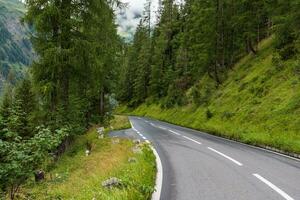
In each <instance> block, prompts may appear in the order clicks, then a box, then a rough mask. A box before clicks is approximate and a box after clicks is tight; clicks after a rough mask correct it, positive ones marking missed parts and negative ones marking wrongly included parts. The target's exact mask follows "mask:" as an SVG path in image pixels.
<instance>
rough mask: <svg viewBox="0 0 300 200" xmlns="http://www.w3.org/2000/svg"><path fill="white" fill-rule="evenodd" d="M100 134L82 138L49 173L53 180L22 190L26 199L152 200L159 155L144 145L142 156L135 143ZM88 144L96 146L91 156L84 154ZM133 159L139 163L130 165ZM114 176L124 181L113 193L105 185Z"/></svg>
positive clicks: (120, 120) (47, 179)
mask: <svg viewBox="0 0 300 200" xmlns="http://www.w3.org/2000/svg"><path fill="white" fill-rule="evenodd" d="M123 119H126V117H117V118H116V123H119V124H120V123H123ZM126 120H127V119H126ZM114 127H116V126H114ZM116 128H117V127H116ZM97 135H98V134H97V132H96V129H95V128H93V129H91V130H90V131H89V132H88V133H86V134H83V135H81V136H78V137H77V138H76V139H75V140H74V143H73V144H72V145H71V147H70V148H69V149H68V150H67V152H66V153H65V154H64V155H62V157H61V158H60V159H59V160H58V162H57V163H56V164H55V166H54V167H53V168H52V169H50V171H49V172H47V173H48V174H52V175H53V176H52V178H48V177H47V178H46V180H44V181H43V182H41V183H39V184H34V183H31V182H29V183H28V184H26V185H25V187H23V188H22V189H23V190H22V195H23V196H24V198H30V197H31V198H35V199H40V200H46V199H55V198H56V197H60V198H61V199H73V198H75V199H92V198H97V199H101V200H110V199H116V200H124V199H134V200H145V199H147V200H148V199H151V194H152V192H153V190H154V183H155V175H156V168H155V156H154V154H153V152H152V150H151V149H150V148H149V146H148V145H146V144H145V145H142V146H141V148H142V153H141V154H134V153H133V152H132V148H133V145H134V144H133V143H132V141H129V140H124V139H119V143H113V142H112V140H114V139H111V138H104V139H98V138H97ZM87 141H89V143H90V144H91V146H92V151H91V154H90V155H89V156H85V154H84V152H85V150H86V143H87ZM133 157H134V158H135V159H136V161H137V162H133V163H132V162H128V159H129V158H133ZM111 177H117V178H119V179H121V180H122V186H123V187H120V188H114V189H111V190H109V189H106V188H104V187H102V186H101V182H102V181H105V180H107V179H109V178H111Z"/></svg>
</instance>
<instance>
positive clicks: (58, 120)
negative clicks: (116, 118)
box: [0, 0, 122, 199]
mask: <svg viewBox="0 0 300 200" xmlns="http://www.w3.org/2000/svg"><path fill="white" fill-rule="evenodd" d="M120 6H122V4H121V3H120V2H118V1H106V0H100V1H99V0H88V1H70V0H66V1H60V0H54V1H44V0H27V1H26V9H27V12H26V15H25V16H24V18H23V21H24V23H27V24H28V25H30V26H33V27H34V30H35V31H34V34H32V38H31V41H32V43H33V46H34V49H35V52H36V53H37V55H38V59H36V60H35V61H34V62H33V63H32V65H31V67H30V70H29V73H28V74H27V75H26V76H25V77H24V79H23V80H22V81H19V82H18V83H17V84H16V86H15V87H14V86H13V85H8V86H7V87H8V88H7V89H6V92H5V93H4V96H3V101H2V105H1V112H0V113H1V114H0V190H1V191H2V192H0V193H1V194H2V193H3V195H7V194H8V196H9V197H10V199H14V198H15V196H16V193H17V192H18V191H19V189H20V185H22V184H23V183H24V182H25V181H26V180H27V178H28V177H32V176H33V172H34V170H36V169H38V168H39V167H41V166H45V165H46V166H47V165H49V166H50V165H51V164H53V163H54V162H55V160H56V159H57V157H59V156H60V155H61V153H63V152H64V150H65V149H66V147H67V146H68V144H69V143H70V142H71V141H72V138H74V137H75V136H76V135H77V134H82V133H83V132H84V130H86V129H87V128H88V127H89V126H90V124H91V123H93V122H94V123H98V122H103V123H105V122H106V121H107V120H108V119H109V117H110V111H111V107H112V106H113V105H114V97H113V96H112V93H113V91H114V88H115V84H116V77H117V76H116V73H117V69H116V66H118V65H119V62H120V56H121V52H122V51H121V50H122V43H121V40H120V38H119V36H118V35H117V31H116V25H115V14H114V9H118V7H120ZM49 153H50V154H49Z"/></svg>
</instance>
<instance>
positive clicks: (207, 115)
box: [206, 109, 214, 119]
mask: <svg viewBox="0 0 300 200" xmlns="http://www.w3.org/2000/svg"><path fill="white" fill-rule="evenodd" d="M213 116H214V114H213V113H212V112H211V111H210V110H209V109H207V110H206V119H211V118H212V117H213Z"/></svg>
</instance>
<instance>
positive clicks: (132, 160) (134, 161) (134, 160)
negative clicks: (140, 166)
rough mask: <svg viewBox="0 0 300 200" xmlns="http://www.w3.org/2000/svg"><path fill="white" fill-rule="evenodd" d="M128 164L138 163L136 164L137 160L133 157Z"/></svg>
mask: <svg viewBox="0 0 300 200" xmlns="http://www.w3.org/2000/svg"><path fill="white" fill-rule="evenodd" d="M128 162H129V163H136V162H137V159H136V158H134V157H131V158H128Z"/></svg>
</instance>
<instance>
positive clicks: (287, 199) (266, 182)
mask: <svg viewBox="0 0 300 200" xmlns="http://www.w3.org/2000/svg"><path fill="white" fill-rule="evenodd" d="M252 175H253V176H255V177H256V178H258V179H259V180H260V181H262V182H263V183H265V184H266V185H268V186H269V187H270V188H272V189H273V190H274V191H276V192H277V193H278V194H280V195H281V196H282V197H283V198H285V199H286V200H294V199H293V198H292V197H290V196H289V195H288V194H287V193H285V192H284V191H282V190H281V189H280V188H278V187H277V186H276V185H274V184H273V183H271V182H270V181H268V180H267V179H265V178H264V177H262V176H260V175H259V174H252Z"/></svg>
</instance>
